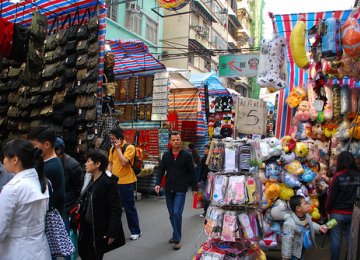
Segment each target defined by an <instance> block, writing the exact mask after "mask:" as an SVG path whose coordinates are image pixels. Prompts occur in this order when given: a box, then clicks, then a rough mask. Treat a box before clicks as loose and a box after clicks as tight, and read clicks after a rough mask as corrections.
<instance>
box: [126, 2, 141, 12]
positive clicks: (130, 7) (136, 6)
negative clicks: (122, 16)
mask: <svg viewBox="0 0 360 260" xmlns="http://www.w3.org/2000/svg"><path fill="white" fill-rule="evenodd" d="M127 10H128V11H129V12H132V13H140V12H141V7H140V5H139V4H137V3H129V4H128V7H127Z"/></svg>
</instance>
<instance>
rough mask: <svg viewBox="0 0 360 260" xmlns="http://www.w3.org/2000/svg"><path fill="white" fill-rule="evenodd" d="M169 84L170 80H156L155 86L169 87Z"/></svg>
mask: <svg viewBox="0 0 360 260" xmlns="http://www.w3.org/2000/svg"><path fill="white" fill-rule="evenodd" d="M168 84H169V78H164V79H155V80H154V86H167V85H168Z"/></svg>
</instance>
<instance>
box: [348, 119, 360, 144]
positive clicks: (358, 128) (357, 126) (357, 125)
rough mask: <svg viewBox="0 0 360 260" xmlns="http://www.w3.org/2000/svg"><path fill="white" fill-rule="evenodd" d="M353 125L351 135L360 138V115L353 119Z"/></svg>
mask: <svg viewBox="0 0 360 260" xmlns="http://www.w3.org/2000/svg"><path fill="white" fill-rule="evenodd" d="M351 126H352V127H351V128H350V130H349V132H350V135H352V136H353V138H354V139H357V140H360V117H356V118H355V119H354V120H353V121H352V123H351Z"/></svg>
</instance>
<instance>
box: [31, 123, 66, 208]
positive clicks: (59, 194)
mask: <svg viewBox="0 0 360 260" xmlns="http://www.w3.org/2000/svg"><path fill="white" fill-rule="evenodd" d="M28 139H29V141H30V142H31V143H32V144H33V145H34V146H35V147H37V148H39V149H41V150H42V158H43V159H44V173H45V176H46V178H48V179H49V180H50V182H51V185H52V188H53V191H54V193H53V198H52V201H53V204H54V207H55V208H56V209H57V210H58V211H59V213H60V214H61V215H62V214H63V211H64V193H65V186H64V169H63V167H62V164H61V162H60V159H59V158H57V156H56V154H55V149H54V146H55V141H56V135H55V132H54V130H53V129H52V128H50V127H47V126H39V127H37V128H34V129H32V130H31V131H30V132H29V134H28Z"/></svg>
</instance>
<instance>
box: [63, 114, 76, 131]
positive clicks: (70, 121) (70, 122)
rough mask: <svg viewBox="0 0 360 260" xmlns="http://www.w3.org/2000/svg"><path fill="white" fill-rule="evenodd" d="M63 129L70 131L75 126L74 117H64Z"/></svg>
mask: <svg viewBox="0 0 360 260" xmlns="http://www.w3.org/2000/svg"><path fill="white" fill-rule="evenodd" d="M63 125H64V128H67V129H72V128H74V127H75V125H76V117H75V116H71V117H66V118H64V123H63Z"/></svg>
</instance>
